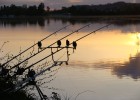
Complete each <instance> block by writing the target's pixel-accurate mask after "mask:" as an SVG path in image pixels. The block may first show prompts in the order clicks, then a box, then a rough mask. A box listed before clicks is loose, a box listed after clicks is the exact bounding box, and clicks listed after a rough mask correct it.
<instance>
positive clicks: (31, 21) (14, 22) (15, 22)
mask: <svg viewBox="0 0 140 100" xmlns="http://www.w3.org/2000/svg"><path fill="white" fill-rule="evenodd" d="M9 25H10V26H12V27H15V26H19V25H21V26H27V25H30V26H37V25H38V26H40V27H44V26H45V19H44V18H41V17H40V18H16V19H15V18H13V19H1V20H0V26H9Z"/></svg>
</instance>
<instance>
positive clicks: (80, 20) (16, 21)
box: [0, 16, 140, 27]
mask: <svg viewBox="0 0 140 100" xmlns="http://www.w3.org/2000/svg"><path fill="white" fill-rule="evenodd" d="M51 21H54V22H55V23H57V22H61V23H62V24H67V23H70V24H72V25H75V24H86V23H100V24H101V23H102V24H109V23H112V24H113V25H116V26H126V25H139V24H140V20H139V18H137V17H136V18H135V17H126V18H122V17H105V16H103V17H101V16H100V17H68V16H61V17H60V16H53V17H29V18H28V17H23V18H22V17H21V18H20V17H19V18H5V19H4V18H2V19H0V25H1V26H9V25H11V26H13V27H14V26H18V25H22V26H27V25H28V24H29V25H34V26H36V25H39V26H40V27H44V26H45V24H46V25H49V24H50V23H51Z"/></svg>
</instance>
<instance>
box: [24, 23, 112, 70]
mask: <svg viewBox="0 0 140 100" xmlns="http://www.w3.org/2000/svg"><path fill="white" fill-rule="evenodd" d="M110 25H111V24H108V25H105V26H103V27H101V28H98V29H96V30H94V31H92V32H90V33H89V34H87V35H84V36H83V37H81V38H79V39H77V40H75V42H77V41H79V40H81V39H83V38H85V37H87V36H89V35H90V34H92V33H95V32H97V31H99V30H101V29H103V28H105V27H108V26H110ZM71 44H73V43H70V45H71ZM66 48H67V46H66ZM63 49H64V47H62V48H61V49H59V50H57V51H55V52H53V54H50V55H48V56H46V57H44V58H43V59H41V60H39V61H37V62H35V63H34V64H31V65H30V66H28V67H26V68H25V70H27V69H29V68H31V67H32V66H34V65H36V64H37V63H39V62H41V61H43V60H45V59H46V58H48V57H50V56H52V55H54V54H55V53H57V52H59V51H61V50H63Z"/></svg>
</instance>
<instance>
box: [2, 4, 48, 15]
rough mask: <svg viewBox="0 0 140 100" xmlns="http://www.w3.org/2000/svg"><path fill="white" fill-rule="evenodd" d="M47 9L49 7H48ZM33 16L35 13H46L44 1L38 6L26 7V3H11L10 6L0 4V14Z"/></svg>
mask: <svg viewBox="0 0 140 100" xmlns="http://www.w3.org/2000/svg"><path fill="white" fill-rule="evenodd" d="M48 10H49V8H48ZM22 15H27V16H35V15H39V16H41V15H46V10H45V5H44V3H40V4H39V5H38V6H36V5H33V6H29V7H27V5H23V6H16V5H14V4H11V5H10V6H6V5H4V6H1V7H0V16H22Z"/></svg>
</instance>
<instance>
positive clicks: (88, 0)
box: [0, 0, 140, 9]
mask: <svg viewBox="0 0 140 100" xmlns="http://www.w3.org/2000/svg"><path fill="white" fill-rule="evenodd" d="M118 1H124V2H131V3H136V2H137V3H138V2H140V0H0V5H10V4H16V5H23V4H27V5H34V4H36V5H38V4H39V3H40V2H43V3H45V5H46V6H49V7H50V8H51V9H59V8H61V7H62V6H65V7H67V6H71V5H91V4H105V3H113V2H118Z"/></svg>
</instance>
